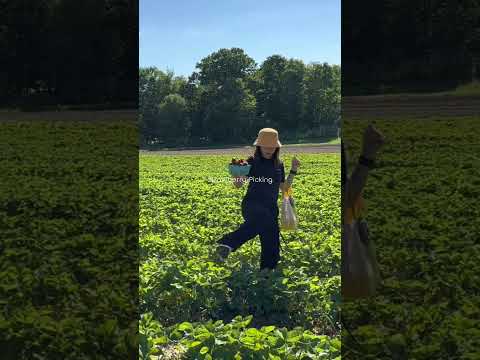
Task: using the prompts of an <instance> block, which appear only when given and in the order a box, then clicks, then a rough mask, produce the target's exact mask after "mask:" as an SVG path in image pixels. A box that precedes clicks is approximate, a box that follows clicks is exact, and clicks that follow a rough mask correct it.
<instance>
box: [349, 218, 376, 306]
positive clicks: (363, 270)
mask: <svg viewBox="0 0 480 360" xmlns="http://www.w3.org/2000/svg"><path fill="white" fill-rule="evenodd" d="M374 251H375V250H374V248H373V242H369V244H364V243H363V242H362V241H361V239H360V232H359V222H358V221H357V220H355V221H353V223H351V224H344V225H343V234H342V297H343V298H344V300H349V299H359V298H365V297H369V296H373V295H374V294H375V293H376V289H377V287H378V285H379V283H380V277H379V273H378V268H377V266H376V259H375V255H374Z"/></svg>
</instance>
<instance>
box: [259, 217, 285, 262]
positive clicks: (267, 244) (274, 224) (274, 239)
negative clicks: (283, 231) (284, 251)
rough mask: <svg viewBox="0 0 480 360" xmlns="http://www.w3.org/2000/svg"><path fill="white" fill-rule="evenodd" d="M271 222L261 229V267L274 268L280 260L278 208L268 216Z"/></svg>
mask: <svg viewBox="0 0 480 360" xmlns="http://www.w3.org/2000/svg"><path fill="white" fill-rule="evenodd" d="M268 220H269V222H268V223H266V226H265V227H263V228H262V230H261V231H260V242H261V246H262V250H261V256H260V269H265V268H268V269H274V268H275V267H276V266H277V264H278V261H279V260H280V227H279V226H278V209H274V210H273V211H272V212H271V214H270V216H269V217H268Z"/></svg>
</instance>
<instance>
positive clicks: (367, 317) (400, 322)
mask: <svg viewBox="0 0 480 360" xmlns="http://www.w3.org/2000/svg"><path fill="white" fill-rule="evenodd" d="M478 120H479V119H478V117H477V118H455V119H448V118H447V119H442V120H439V119H408V120H405V119H403V120H402V121H399V120H385V119H378V120H376V126H377V127H378V128H379V129H380V130H381V131H382V132H383V133H384V134H385V136H386V139H387V143H386V145H385V148H384V149H383V150H382V151H381V154H380V156H379V159H378V164H377V167H376V169H375V170H374V171H372V172H371V176H370V177H369V180H368V183H367V186H366V189H365V199H366V201H367V207H368V214H367V219H368V221H369V226H370V230H371V233H372V238H373V239H374V240H375V242H376V246H377V251H378V259H379V263H380V270H381V272H382V276H383V278H384V284H383V286H382V288H381V289H380V293H379V296H378V297H377V298H375V299H372V300H370V301H362V302H352V303H345V304H343V305H342V317H343V318H344V320H345V323H346V324H347V326H349V328H350V330H351V331H352V333H353V335H354V336H355V338H356V339H357V341H358V342H359V343H360V345H359V344H358V343H357V342H356V341H353V340H352V338H351V337H350V336H348V334H343V335H345V336H342V347H343V350H344V351H345V356H346V358H347V359H355V358H362V359H370V358H371V359H392V358H393V359H397V358H398V359H418V360H423V359H425V360H427V359H460V358H461V359H475V358H478V357H479V355H480V354H479V352H478V349H479V343H478V338H479V337H478V335H479V328H478V323H479V320H480V310H479V309H480V298H479V297H478V288H479V286H480V282H479V277H478V274H479V272H480V268H479V263H478V261H477V259H478V257H479V256H480V247H479V245H478V236H477V235H476V234H477V233H478V228H479V226H480V222H479V219H480V211H479V208H478V206H477V202H478V195H479V189H480V187H479V184H480V181H479V178H480V160H479V157H478V154H479V153H480V146H479V143H478V133H479V131H480V127H479V124H480V123H479V121H478ZM366 124H367V121H363V120H349V121H345V122H344V124H343V127H342V132H343V135H344V138H345V139H346V142H347V144H348V146H349V147H350V150H349V152H348V153H349V159H350V167H351V166H352V163H353V162H354V161H355V159H356V155H358V153H359V147H360V140H361V136H360V135H361V133H362V129H363V128H364V127H365V126H366ZM359 354H362V356H359ZM347 355H348V356H347Z"/></svg>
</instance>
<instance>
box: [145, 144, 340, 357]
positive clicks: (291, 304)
mask: <svg viewBox="0 0 480 360" xmlns="http://www.w3.org/2000/svg"><path fill="white" fill-rule="evenodd" d="M290 159H291V157H290V156H289V155H286V156H282V160H283V161H284V163H285V164H289V162H290ZM233 160H234V161H233ZM241 160H242V159H240V160H236V159H232V158H231V156H230V157H229V156H228V155H197V156H196V155H180V156H164V155H155V154H148V153H142V154H141V156H140V189H139V191H140V229H139V230H140V257H141V258H140V309H141V311H140V312H141V314H143V315H142V319H143V320H142V321H143V324H144V325H141V327H140V332H141V336H142V339H143V340H142V341H143V345H141V346H140V350H139V351H140V353H143V354H145V355H144V356H145V358H148V356H159V357H160V358H162V359H176V358H182V357H183V358H186V359H220V358H222V359H317V358H318V359H321V358H325V359H334V358H336V357H338V356H339V355H340V352H339V351H340V345H339V344H340V340H339V330H340V327H339V324H338V321H339V318H338V306H337V303H338V301H337V300H336V299H337V298H338V293H339V288H340V272H339V271H340V270H339V269H340V208H339V199H340V183H339V179H340V157H339V155H338V154H303V155H302V156H301V161H302V169H301V170H300V171H299V175H298V176H297V177H296V179H295V181H294V184H293V188H294V191H295V200H296V204H295V205H296V210H297V214H298V217H299V221H300V223H299V230H298V231H296V232H285V233H282V235H283V240H282V250H281V253H282V259H281V262H280V263H279V266H278V268H277V269H276V270H275V271H273V272H272V273H271V274H270V276H265V274H263V273H261V272H260V271H259V259H260V246H259V240H258V237H256V238H254V239H252V240H251V241H250V242H249V243H247V244H245V245H244V246H243V247H242V248H241V249H239V250H238V251H236V252H235V253H232V254H231V256H230V257H229V259H228V260H227V262H226V263H225V264H217V263H215V262H213V258H214V256H213V255H214V251H215V244H216V241H217V240H218V239H219V238H221V236H222V235H223V234H224V233H226V232H229V231H233V230H234V229H236V228H237V227H238V226H239V225H240V223H241V222H242V221H243V218H242V216H241V208H240V204H241V201H242V197H243V195H244V194H245V191H246V188H245V187H244V188H242V189H235V188H234V186H233V185H232V182H231V180H230V175H229V174H228V169H227V168H226V167H225V164H228V163H229V162H231V163H235V162H238V163H239V164H240V165H241V164H242V163H241ZM244 163H245V160H244ZM241 166H242V165H241ZM219 179H221V180H224V179H226V180H225V181H219ZM280 201H281V199H280V194H279V203H280ZM147 320H148V321H147ZM147 324H151V325H147ZM152 324H156V325H152ZM142 326H143V327H142ZM147 329H150V330H147Z"/></svg>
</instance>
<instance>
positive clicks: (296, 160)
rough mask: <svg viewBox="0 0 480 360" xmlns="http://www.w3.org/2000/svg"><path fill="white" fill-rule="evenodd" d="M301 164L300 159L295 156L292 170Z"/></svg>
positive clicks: (295, 169)
mask: <svg viewBox="0 0 480 360" xmlns="http://www.w3.org/2000/svg"><path fill="white" fill-rule="evenodd" d="M299 166H300V161H298V159H297V158H296V157H295V156H293V158H292V170H293V171H297V169H298V167H299Z"/></svg>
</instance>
